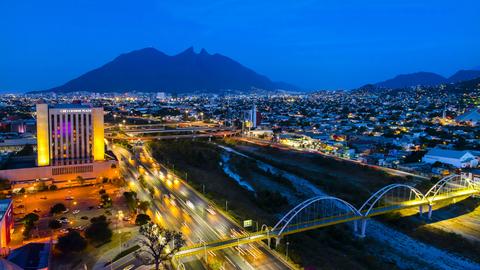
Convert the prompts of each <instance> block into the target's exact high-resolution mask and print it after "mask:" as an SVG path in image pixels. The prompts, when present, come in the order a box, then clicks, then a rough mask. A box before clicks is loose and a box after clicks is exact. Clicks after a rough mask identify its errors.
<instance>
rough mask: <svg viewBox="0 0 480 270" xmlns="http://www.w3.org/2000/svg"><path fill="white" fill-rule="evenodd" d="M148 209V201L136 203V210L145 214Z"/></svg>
mask: <svg viewBox="0 0 480 270" xmlns="http://www.w3.org/2000/svg"><path fill="white" fill-rule="evenodd" d="M148 207H150V202H148V201H141V202H139V203H138V209H140V210H141V211H143V212H146V211H147V210H148Z"/></svg>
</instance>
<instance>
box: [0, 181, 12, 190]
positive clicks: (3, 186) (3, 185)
mask: <svg viewBox="0 0 480 270" xmlns="http://www.w3.org/2000/svg"><path fill="white" fill-rule="evenodd" d="M11 188H12V186H11V184H10V181H8V180H7V179H0V190H8V189H11Z"/></svg>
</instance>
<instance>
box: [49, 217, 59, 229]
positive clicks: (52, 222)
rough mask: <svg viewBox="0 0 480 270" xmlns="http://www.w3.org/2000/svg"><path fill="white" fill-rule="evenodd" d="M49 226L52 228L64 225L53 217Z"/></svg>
mask: <svg viewBox="0 0 480 270" xmlns="http://www.w3.org/2000/svg"><path fill="white" fill-rule="evenodd" d="M48 227H49V228H50V229H52V230H56V229H60V228H61V227H62V223H60V221H58V220H56V219H52V220H50V221H49V222H48Z"/></svg>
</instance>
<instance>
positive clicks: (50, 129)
mask: <svg viewBox="0 0 480 270" xmlns="http://www.w3.org/2000/svg"><path fill="white" fill-rule="evenodd" d="M103 128H104V126H103V108H94V107H91V106H88V105H82V104H62V105H55V106H51V105H48V104H37V152H38V157H37V164H38V166H62V165H76V164H88V163H92V162H93V161H102V160H104V159H105V150H104V148H105V145H104V136H103V135H104V130H103Z"/></svg>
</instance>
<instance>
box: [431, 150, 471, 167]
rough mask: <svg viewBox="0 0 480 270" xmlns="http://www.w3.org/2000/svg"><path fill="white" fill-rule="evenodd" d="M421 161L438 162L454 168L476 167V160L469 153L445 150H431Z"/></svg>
mask: <svg viewBox="0 0 480 270" xmlns="http://www.w3.org/2000/svg"><path fill="white" fill-rule="evenodd" d="M422 161H423V162H425V163H430V164H433V163H435V162H440V163H444V164H450V165H452V166H454V167H456V168H473V167H477V165H478V160H477V159H476V158H475V156H474V155H473V154H472V153H471V152H470V151H457V150H446V149H441V148H433V149H431V150H430V151H428V153H426V154H425V156H423V158H422Z"/></svg>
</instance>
